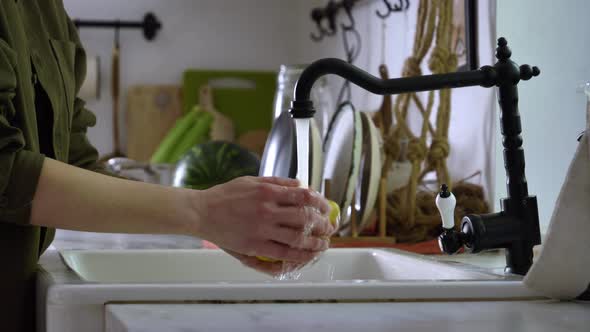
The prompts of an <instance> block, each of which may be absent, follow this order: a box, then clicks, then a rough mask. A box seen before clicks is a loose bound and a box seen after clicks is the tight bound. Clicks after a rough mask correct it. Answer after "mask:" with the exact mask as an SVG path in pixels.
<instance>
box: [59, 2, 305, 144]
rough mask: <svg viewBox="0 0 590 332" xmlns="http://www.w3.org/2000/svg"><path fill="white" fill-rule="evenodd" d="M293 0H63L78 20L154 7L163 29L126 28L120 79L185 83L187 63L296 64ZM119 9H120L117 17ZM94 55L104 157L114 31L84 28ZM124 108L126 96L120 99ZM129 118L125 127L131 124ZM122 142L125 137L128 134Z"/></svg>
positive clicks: (97, 130) (95, 131) (97, 135)
mask: <svg viewBox="0 0 590 332" xmlns="http://www.w3.org/2000/svg"><path fill="white" fill-rule="evenodd" d="M295 3H296V2H295V1H289V0H248V1H241V0H166V1H162V0H125V1H119V0H102V1H93V0H64V5H65V7H66V9H67V11H68V13H69V14H70V16H71V17H72V18H83V19H114V18H118V19H122V20H141V19H142V18H143V15H144V14H145V13H146V12H148V11H152V12H154V13H155V14H156V16H157V17H158V18H159V19H160V21H161V22H162V24H163V28H162V30H161V31H160V33H159V34H158V36H157V38H156V39H155V41H153V42H147V41H146V40H145V39H144V38H143V35H142V33H141V32H140V31H138V30H122V31H121V66H122V67H121V84H122V90H121V91H122V96H123V98H124V91H126V89H127V88H128V87H129V86H130V85H134V84H179V83H180V81H181V75H182V72H183V71H184V70H185V69H187V68H211V69H258V70H277V69H278V67H279V65H280V64H282V63H284V62H294V61H295V59H294V57H293V50H294V48H295V45H294V44H293V43H292V36H293V32H292V31H293V26H295V23H296V21H297V20H298V19H299V18H297V17H296V16H294V15H290V13H292V10H291V9H292V8H294V7H295V6H296V4H295ZM114 13H115V14H114ZM80 37H81V39H82V41H83V43H84V45H85V46H86V48H87V52H88V54H89V55H99V56H100V58H101V63H102V68H101V76H102V78H103V80H102V88H101V98H100V100H97V101H89V103H88V107H89V108H90V109H91V110H93V111H94V112H95V113H96V115H97V117H98V123H97V125H96V126H95V127H94V128H91V129H90V130H89V133H88V136H89V138H90V140H91V141H92V143H93V144H95V145H96V146H97V148H98V149H99V151H100V153H101V154H107V153H110V152H111V151H112V147H113V142H112V134H111V133H112V127H113V123H112V113H111V112H112V111H111V110H112V106H111V105H112V100H111V98H110V90H109V89H110V86H109V80H110V66H111V53H112V47H113V38H114V32H113V30H104V29H82V30H80ZM121 105H122V106H121V107H122V109H124V105H125V102H124V99H123V100H122V101H121ZM123 121H124V115H122V116H121V121H120V123H121V127H124V122H123ZM122 140H123V144H124V143H125V142H124V135H123V137H122Z"/></svg>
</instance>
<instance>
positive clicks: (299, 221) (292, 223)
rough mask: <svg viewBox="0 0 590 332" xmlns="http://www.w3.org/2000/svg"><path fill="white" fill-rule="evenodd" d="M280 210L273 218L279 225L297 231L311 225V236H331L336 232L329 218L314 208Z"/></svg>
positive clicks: (282, 208) (283, 208) (292, 207)
mask: <svg viewBox="0 0 590 332" xmlns="http://www.w3.org/2000/svg"><path fill="white" fill-rule="evenodd" d="M278 209H279V210H278V211H276V212H274V214H273V216H274V217H275V218H276V220H277V221H278V223H279V225H282V226H285V227H288V228H292V229H296V230H304V229H306V227H309V225H311V226H312V228H311V234H313V235H315V236H330V235H332V234H333V233H334V232H335V228H334V226H332V224H330V220H329V217H328V216H326V215H322V214H320V213H318V211H317V210H315V209H313V208H309V207H296V206H291V207H279V208H278Z"/></svg>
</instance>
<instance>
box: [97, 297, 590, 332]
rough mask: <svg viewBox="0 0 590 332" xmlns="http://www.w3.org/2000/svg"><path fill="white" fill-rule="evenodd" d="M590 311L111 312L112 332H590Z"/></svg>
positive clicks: (521, 307)
mask: <svg viewBox="0 0 590 332" xmlns="http://www.w3.org/2000/svg"><path fill="white" fill-rule="evenodd" d="M589 329H590V303H586V304H584V303H568V302H554V301H528V302H425V303H419V302H410V303H338V304H336V303H333V304H151V305H137V304H131V305H107V306H106V325H105V331H107V332H140V331H141V332H156V331H158V332H159V331H170V332H173V331H182V332H190V331H194V332H197V331H259V332H266V331H268V332H271V331H286V332H289V331H324V332H330V331H333V332H347V331H351V332H352V331H355V332H356V331H363V332H377V331H379V332H380V331H402V332H403V331H420V332H422V331H437V332H447V331H448V332H461V331H465V332H472V331H478V332H487V331H502V332H506V331H509V332H529V331H530V332H545V331H547V332H555V331H572V332H576V331H579V332H587V331H588V330H589Z"/></svg>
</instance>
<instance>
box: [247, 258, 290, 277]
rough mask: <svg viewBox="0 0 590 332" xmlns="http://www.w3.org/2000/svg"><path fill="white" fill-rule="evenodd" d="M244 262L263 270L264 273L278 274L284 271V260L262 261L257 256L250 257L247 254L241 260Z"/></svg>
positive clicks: (255, 268) (259, 270)
mask: <svg viewBox="0 0 590 332" xmlns="http://www.w3.org/2000/svg"><path fill="white" fill-rule="evenodd" d="M241 262H242V264H244V265H245V266H247V267H249V268H252V269H254V270H256V271H258V272H262V273H264V274H269V275H271V276H275V275H278V274H279V273H281V272H283V262H281V261H276V262H266V261H262V260H260V259H258V258H256V257H249V256H246V257H245V258H243V259H242V260H241Z"/></svg>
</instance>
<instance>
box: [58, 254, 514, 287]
mask: <svg viewBox="0 0 590 332" xmlns="http://www.w3.org/2000/svg"><path fill="white" fill-rule="evenodd" d="M61 255H62V258H63V259H64V261H65V262H66V264H67V265H68V267H70V268H71V269H72V270H73V271H75V272H76V273H77V274H78V275H79V276H80V278H81V279H83V280H85V281H89V282H96V283H230V284H231V283H259V282H264V283H269V282H275V283H283V282H285V281H279V280H275V279H273V278H272V277H270V276H267V275H264V274H262V273H258V272H256V271H254V270H252V269H249V268H247V267H245V266H243V265H242V264H241V263H240V262H238V261H237V260H236V259H234V258H233V257H231V256H229V255H228V254H226V253H224V252H223V251H220V250H174V251H171V250H99V251H75V250H74V251H63V252H61ZM301 272H302V273H301V276H300V277H299V278H298V279H297V280H295V282H321V283H329V282H331V281H352V280H356V281H404V280H405V281H409V280H439V281H442V280H493V279H499V278H501V277H503V276H499V275H495V274H491V273H482V272H479V271H469V270H466V269H462V268H458V267H454V266H450V265H448V264H444V263H440V262H437V261H434V260H430V259H426V258H421V257H420V256H417V255H408V254H403V253H398V252H391V251H384V250H375V249H331V250H329V251H327V252H326V253H324V254H323V255H322V257H321V259H320V260H319V261H318V262H317V263H316V264H314V265H312V266H310V267H306V268H304V269H303V270H302V271H301Z"/></svg>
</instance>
